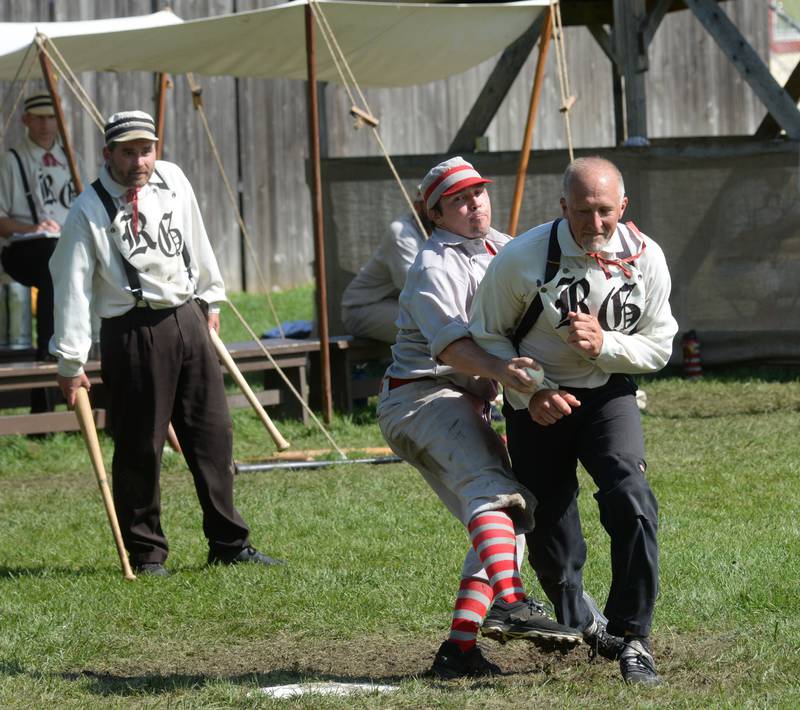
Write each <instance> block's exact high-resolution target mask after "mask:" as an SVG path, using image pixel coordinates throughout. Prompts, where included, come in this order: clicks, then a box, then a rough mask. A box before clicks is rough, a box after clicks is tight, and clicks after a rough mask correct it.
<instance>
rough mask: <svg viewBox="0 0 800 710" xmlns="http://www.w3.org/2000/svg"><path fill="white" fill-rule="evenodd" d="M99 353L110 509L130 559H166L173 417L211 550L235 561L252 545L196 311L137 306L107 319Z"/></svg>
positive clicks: (215, 363)
mask: <svg viewBox="0 0 800 710" xmlns="http://www.w3.org/2000/svg"><path fill="white" fill-rule="evenodd" d="M100 350H101V366H102V377H103V382H104V383H105V385H106V386H107V387H108V390H109V397H110V401H111V430H112V435H113V437H114V459H113V464H112V476H113V483H114V503H115V505H116V508H117V515H118V517H119V523H120V527H121V529H122V538H123V540H124V542H125V547H126V549H127V550H128V553H129V555H130V557H131V561H132V562H134V563H148V562H163V561H164V560H165V559H166V557H167V552H168V546H167V540H166V537H165V536H164V532H163V530H162V529H161V520H160V512H161V494H160V485H159V477H160V471H161V453H162V450H163V448H164V440H165V439H166V435H167V426H168V424H169V422H170V420H171V421H172V423H173V426H174V427H175V433H176V434H177V435H178V440H179V441H180V444H181V448H182V449H183V453H184V456H185V457H186V463H187V464H188V466H189V470H190V471H191V472H192V476H193V478H194V485H195V489H196V491H197V497H198V499H199V501H200V507H201V509H202V511H203V532H204V533H205V536H206V538H207V539H208V544H209V547H210V548H211V550H212V551H214V552H215V553H218V554H220V555H221V556H223V557H229V556H233V555H235V554H236V553H237V552H238V551H240V550H241V549H242V548H243V547H245V546H246V545H249V533H248V529H247V526H246V525H245V523H244V521H243V520H242V518H241V516H240V515H239V513H238V512H237V511H236V508H235V507H234V505H233V432H232V426H231V419H230V414H229V412H228V403H227V400H226V399H225V390H224V387H223V381H222V373H221V371H220V366H219V360H218V359H217V356H216V354H215V353H214V351H213V347H212V345H211V341H210V339H209V337H208V324H207V320H206V317H205V315H204V314H203V312H202V310H201V309H200V306H198V305H197V303H195V302H194V301H191V302H189V303H186V304H184V305H183V306H180V307H179V308H169V309H164V310H155V309H150V308H133V309H131V310H130V311H128V312H127V313H126V314H125V315H122V316H119V317H118V318H109V319H104V320H103V322H102V325H101V329H100Z"/></svg>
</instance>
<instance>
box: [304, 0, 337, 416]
mask: <svg viewBox="0 0 800 710" xmlns="http://www.w3.org/2000/svg"><path fill="white" fill-rule="evenodd" d="M312 1H313V0H312ZM305 15H306V61H307V65H308V141H309V147H310V156H309V157H310V158H311V197H312V218H313V222H314V256H315V259H314V271H315V277H316V282H317V324H318V326H319V340H320V349H319V351H320V361H321V370H322V372H321V373H320V375H321V378H322V417H323V419H324V421H325V423H326V424H330V423H331V419H333V395H332V392H331V355H330V348H329V342H330V340H329V337H328V293H327V285H326V282H325V241H324V234H323V227H322V168H321V165H320V150H319V106H318V104H317V67H316V64H317V58H316V38H315V35H314V15H313V13H312V12H311V7H310V5H306V7H305Z"/></svg>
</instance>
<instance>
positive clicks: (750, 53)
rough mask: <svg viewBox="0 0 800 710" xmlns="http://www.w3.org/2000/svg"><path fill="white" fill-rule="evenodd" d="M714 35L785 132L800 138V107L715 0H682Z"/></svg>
mask: <svg viewBox="0 0 800 710" xmlns="http://www.w3.org/2000/svg"><path fill="white" fill-rule="evenodd" d="M683 1H684V2H685V3H686V5H687V7H688V8H689V9H690V10H691V11H692V12H693V13H694V15H695V17H697V19H698V20H700V22H701V23H702V24H703V26H704V27H705V28H706V31H707V32H708V33H709V34H710V35H711V36H712V37H713V38H714V41H715V42H716V43H717V44H718V45H719V46H720V48H721V49H722V51H723V52H725V54H726V55H727V57H728V59H729V60H730V61H731V63H732V64H733V65H734V66H735V67H736V69H737V70H738V72H739V73H740V74H741V75H742V78H743V79H744V80H745V81H746V82H747V83H748V84H749V86H750V88H751V89H752V90H753V91H754V92H755V94H756V96H758V98H759V99H760V100H761V103H763V104H764V106H766V108H767V111H768V112H769V113H770V114H771V115H772V117H773V118H774V119H775V121H776V122H777V123H778V125H780V127H781V128H783V130H785V131H786V135H788V136H789V137H790V138H792V139H794V140H797V139H800V111H798V110H797V105H796V104H795V101H794V100H793V99H792V97H791V96H789V94H788V93H787V92H786V91H784V89H783V87H781V86H780V84H778V82H777V81H775V78H774V77H773V76H772V74H771V73H770V70H769V68H768V67H767V66H766V64H764V62H763V61H762V60H761V57H759V56H758V53H757V52H756V51H755V50H754V49H753V48H752V46H750V43H749V42H748V41H747V40H746V39H745V38H744V37H743V36H742V33H741V32H739V30H738V28H737V27H736V25H734V24H733V22H731V20H730V19H729V18H728V16H727V15H726V14H725V13H724V12H723V11H722V10H720V9H719V8H718V7H717V3H716V2H715V0H683Z"/></svg>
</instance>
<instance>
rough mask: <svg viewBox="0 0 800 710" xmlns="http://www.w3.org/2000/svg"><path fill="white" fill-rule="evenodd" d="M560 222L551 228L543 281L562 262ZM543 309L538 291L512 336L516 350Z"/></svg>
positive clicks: (554, 273) (558, 220) (548, 277)
mask: <svg viewBox="0 0 800 710" xmlns="http://www.w3.org/2000/svg"><path fill="white" fill-rule="evenodd" d="M560 222H561V218H559V219H557V220H554V221H553V226H552V227H551V228H550V240H549V241H548V243H547V264H546V266H545V270H544V281H543V282H542V283H547V282H548V281H550V280H552V279H553V278H554V277H555V275H556V273H558V267H559V266H560V264H561V246H560V245H559V243H558V225H559V223H560ZM543 310H544V306H543V305H542V297H541V296H540V295H539V293H538V292H537V293H536V296H534V298H533V300H532V301H531V305H530V306H528V310H527V311H525V315H524V316H522V320H521V321H520V322H519V324H518V325H517V327H516V329H515V330H514V334H513V335H512V336H511V344H512V345H513V346H514V350H516V351H517V353H519V344H520V343H521V342H522V339H523V338H524V337H525V336H526V335H527V334H528V332H529V331H530V329H531V328H533V326H534V325H536V321H537V320H539V316H540V315H541V314H542V311H543Z"/></svg>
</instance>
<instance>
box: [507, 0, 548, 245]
mask: <svg viewBox="0 0 800 710" xmlns="http://www.w3.org/2000/svg"><path fill="white" fill-rule="evenodd" d="M551 7H552V6H551ZM551 7H548V8H547V10H545V13H546V14H545V18H544V24H543V25H542V31H541V33H540V34H539V58H538V60H537V62H536V73H535V74H534V79H533V89H532V90H531V102H530V106H529V107H528V120H527V122H526V124H525V136H524V138H523V140H522V149H521V150H520V153H519V165H518V166H517V182H516V184H515V186H514V201H513V203H512V204H511V216H510V217H509V218H508V233H509V235H510V236H512V237H515V236H516V235H517V224H518V222H519V212H520V208H521V207H522V194H523V193H524V192H525V173H526V172H527V171H528V160H529V159H530V155H531V143H532V142H533V127H534V124H535V123H536V111H537V109H538V108H539V99H540V98H541V96H542V83H543V80H544V66H545V62H546V61H547V50H548V49H549V48H550V37H551V36H552V34H553V23H552V22H551V17H550V13H551V12H552V9H551Z"/></svg>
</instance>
